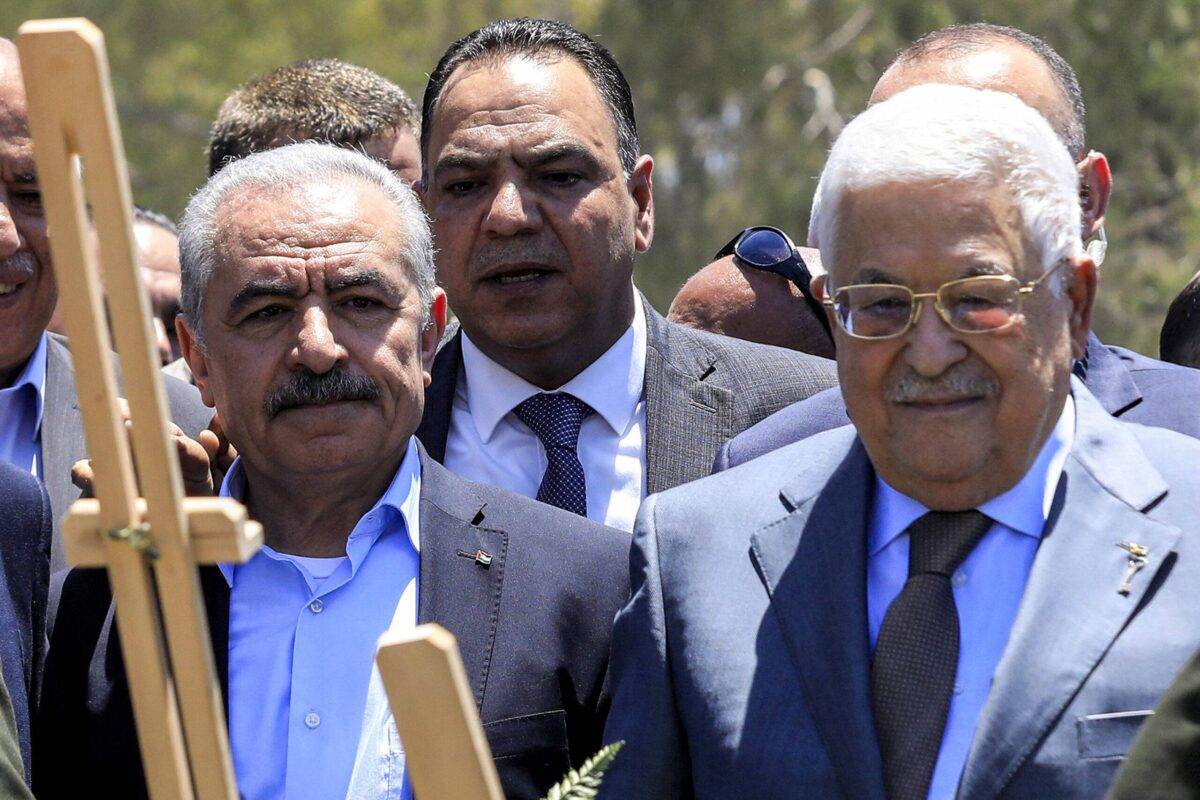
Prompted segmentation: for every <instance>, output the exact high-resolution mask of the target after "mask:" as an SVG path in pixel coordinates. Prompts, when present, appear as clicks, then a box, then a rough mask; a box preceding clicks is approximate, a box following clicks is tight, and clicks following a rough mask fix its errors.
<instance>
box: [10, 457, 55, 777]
mask: <svg viewBox="0 0 1200 800" xmlns="http://www.w3.org/2000/svg"><path fill="white" fill-rule="evenodd" d="M53 521H54V517H53V515H52V514H51V513H50V501H49V500H48V499H47V498H46V492H45V491H44V490H43V489H42V485H41V483H40V482H39V481H38V480H37V478H34V477H33V476H32V475H30V474H29V473H28V472H26V471H25V470H22V469H18V468H17V467H14V466H13V465H12V464H9V463H8V462H7V461H0V620H2V621H3V624H2V625H0V669H2V670H3V673H4V683H5V684H6V685H7V686H8V693H9V695H10V696H11V697H12V704H13V714H14V716H15V717H16V722H17V735H18V737H19V738H20V741H21V757H22V758H23V759H24V761H25V780H26V781H28V780H29V772H30V745H29V718H30V716H31V712H32V705H33V701H34V699H35V698H36V697H37V689H38V681H39V680H40V676H41V671H42V659H43V658H44V656H45V653H46V627H45V625H46V593H47V589H48V586H49V580H50V532H51V530H52V528H53Z"/></svg>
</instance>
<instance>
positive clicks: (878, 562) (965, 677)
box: [867, 397, 1075, 800]
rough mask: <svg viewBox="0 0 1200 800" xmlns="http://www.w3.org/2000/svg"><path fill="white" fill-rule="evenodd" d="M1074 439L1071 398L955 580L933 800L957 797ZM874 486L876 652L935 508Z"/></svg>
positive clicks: (870, 610)
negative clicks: (955, 631)
mask: <svg viewBox="0 0 1200 800" xmlns="http://www.w3.org/2000/svg"><path fill="white" fill-rule="evenodd" d="M1074 436H1075V402H1074V400H1073V399H1072V398H1070V397H1068V398H1067V402H1066V405H1065V406H1064V408H1063V412H1062V416H1060V417H1059V420H1058V422H1057V424H1056V425H1055V427H1054V430H1053V431H1052V432H1051V434H1050V438H1049V439H1047V440H1046V443H1045V444H1044V445H1043V446H1042V450H1041V452H1040V453H1039V454H1038V457H1037V460H1036V461H1034V463H1033V466H1032V467H1030V468H1029V471H1028V472H1027V473H1026V474H1025V477H1024V478H1022V479H1021V481H1020V482H1019V483H1018V484H1017V485H1016V486H1014V487H1013V488H1012V489H1009V490H1008V491H1007V492H1005V493H1004V494H1002V495H1000V496H999V497H995V498H993V499H991V500H989V501H988V502H986V503H984V504H983V505H981V506H980V507H979V510H980V511H982V512H983V513H984V514H987V515H988V516H989V517H991V518H992V519H993V520H995V521H996V524H995V525H993V526H992V527H991V529H990V530H988V532H987V533H986V534H984V536H983V538H982V539H981V540H980V541H979V544H977V545H976V546H975V549H974V550H972V551H971V552H970V554H968V555H967V557H966V558H965V559H964V560H963V562H962V564H961V565H960V566H959V568H958V570H957V571H956V572H955V573H954V576H953V577H952V578H951V580H950V583H951V586H952V587H953V591H954V603H955V605H956V606H957V607H958V620H959V648H958V670H957V672H956V678H955V687H954V694H953V695H952V696H951V698H950V713H949V715H948V717H947V719H946V729H945V732H944V733H943V734H942V746H941V750H940V751H939V753H938V760H937V766H936V768H935V769H934V772H933V780H932V782H931V783H930V787H929V797H930V800H951V798H953V797H954V794H955V792H956V791H957V790H958V782H959V779H960V778H961V776H962V772H963V767H964V766H966V763H967V755H968V754H969V752H970V749H971V740H972V739H973V738H974V736H975V727H976V724H977V723H978V721H979V715H980V714H981V713H982V712H983V707H984V704H985V703H986V702H987V697H988V692H989V691H990V690H991V685H992V675H993V674H994V673H995V671H996V667H997V665H999V663H1000V657H1001V656H1002V655H1003V654H1004V648H1005V646H1006V645H1007V644H1008V634H1009V631H1010V630H1011V629H1012V624H1013V621H1014V620H1015V619H1016V616H1017V609H1018V607H1019V606H1020V604H1021V596H1022V595H1023V594H1024V593H1025V584H1026V582H1027V581H1028V579H1029V570H1030V568H1031V567H1032V566H1033V559H1034V556H1036V555H1037V549H1038V545H1039V544H1041V541H1042V530H1043V528H1044V527H1045V525H1046V519H1047V517H1048V516H1049V514H1050V507H1051V505H1052V503H1053V501H1054V492H1055V490H1056V489H1057V487H1058V481H1059V478H1060V477H1061V476H1062V471H1063V465H1064V464H1065V463H1066V460H1067V456H1068V455H1070V452H1071V443H1072V441H1073V440H1074ZM875 489H876V491H875V500H874V507H873V510H872V514H871V525H870V531H869V533H868V539H867V554H868V557H867V621H868V625H869V627H870V634H871V647H872V649H874V647H875V642H876V640H877V639H878V638H879V629H880V627H881V626H882V625H883V617H884V614H886V613H887V610H888V606H890V605H891V604H892V601H893V600H895V599H896V596H897V595H898V594H900V590H901V589H903V588H904V584H905V582H906V581H907V580H908V534H907V533H905V532H904V531H905V529H906V528H908V526H909V525H911V524H912V523H913V522H915V521H916V520H917V519H918V518H920V517H921V516H923V515H924V514H925V513H927V512H928V511H929V509H927V508H926V507H925V506H923V505H921V504H920V503H918V502H917V501H916V500H913V499H912V498H910V497H908V496H906V495H903V494H901V493H899V492H897V491H896V490H895V489H893V488H892V487H891V486H889V485H887V484H886V483H885V482H884V481H883V480H881V479H879V478H878V477H876V482H875Z"/></svg>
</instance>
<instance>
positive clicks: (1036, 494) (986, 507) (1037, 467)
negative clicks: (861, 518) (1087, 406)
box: [867, 395, 1075, 556]
mask: <svg viewBox="0 0 1200 800" xmlns="http://www.w3.org/2000/svg"><path fill="white" fill-rule="evenodd" d="M1074 440H1075V399H1074V398H1073V397H1071V396H1070V395H1067V401H1066V403H1064V404H1063V410H1062V414H1061V415H1060V416H1059V418H1058V422H1057V423H1055V425H1054V430H1052V431H1051V432H1050V436H1049V438H1047V439H1046V443H1045V444H1043V445H1042V449H1041V451H1040V452H1039V453H1038V456H1037V459H1036V460H1034V462H1033V465H1032V466H1031V467H1030V468H1029V470H1028V471H1027V472H1026V473H1025V476H1024V477H1023V478H1021V480H1020V481H1018V482H1017V485H1016V486H1014V487H1012V488H1011V489H1009V490H1008V491H1007V492H1005V493H1004V494H1001V495H998V496H996V497H993V498H992V499H991V500H988V501H987V502H986V503H984V504H983V505H981V506H979V510H980V511H982V512H983V513H984V514H987V515H988V516H989V517H991V518H992V519H994V520H995V521H996V522H999V523H1000V524H1001V525H1004V526H1005V527H1007V528H1011V529H1012V530H1014V531H1016V532H1017V533H1022V534H1024V535H1026V536H1031V537H1033V538H1034V539H1040V538H1042V532H1043V530H1044V529H1045V527H1046V519H1047V518H1048V517H1049V516H1050V507H1051V505H1052V504H1053V502H1054V493H1055V491H1057V489H1058V481H1059V479H1060V478H1061V477H1062V471H1063V466H1064V465H1065V464H1066V462H1067V456H1069V455H1070V453H1071V445H1072V443H1073V442H1074ZM874 508H875V511H874V513H875V517H874V521H875V524H873V525H871V526H870V528H869V529H870V534H869V535H870V541H868V542H867V552H868V554H869V555H871V556H873V555H875V554H876V553H878V552H879V551H880V550H882V549H884V548H885V547H887V546H888V545H889V544H891V543H892V541H893V540H894V539H896V538H897V537H898V536H900V535H901V534H903V533H904V531H905V530H906V529H907V528H908V526H909V525H911V524H912V523H914V522H916V521H917V520H918V519H919V518H921V517H922V516H924V515H925V514H926V513H928V511H929V509H928V508H926V507H925V506H923V505H922V504H921V503H919V502H917V501H916V500H914V499H912V498H911V497H909V496H908V495H905V494H901V493H900V492H898V491H896V490H895V489H893V488H892V487H891V486H889V485H888V484H887V482H886V481H884V480H883V478H880V477H879V476H878V475H876V476H875V506H874Z"/></svg>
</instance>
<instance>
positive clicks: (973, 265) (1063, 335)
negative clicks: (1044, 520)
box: [818, 184, 1094, 511]
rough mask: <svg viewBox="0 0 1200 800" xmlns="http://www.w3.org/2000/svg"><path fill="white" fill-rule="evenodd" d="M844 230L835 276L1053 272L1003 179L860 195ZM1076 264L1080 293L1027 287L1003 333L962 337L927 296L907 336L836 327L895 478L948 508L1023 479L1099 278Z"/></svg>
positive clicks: (933, 279) (1050, 421) (844, 212)
mask: <svg viewBox="0 0 1200 800" xmlns="http://www.w3.org/2000/svg"><path fill="white" fill-rule="evenodd" d="M838 230H839V231H840V232H842V233H840V234H839V237H838V242H837V246H836V257H837V263H836V264H835V265H832V271H831V274H830V276H829V278H828V279H829V280H830V281H832V282H833V284H834V286H848V285H851V284H857V283H897V284H902V285H905V286H908V287H909V288H910V289H912V290H913V291H914V292H918V293H920V292H934V291H936V290H937V288H938V287H939V286H940V285H941V284H943V283H945V282H947V281H952V280H956V279H959V278H964V277H970V276H972V275H976V274H989V273H1006V274H1011V275H1014V276H1016V277H1017V278H1018V279H1019V280H1021V281H1022V282H1025V281H1030V280H1034V279H1036V278H1037V277H1039V276H1040V275H1041V274H1042V272H1043V271H1044V270H1043V269H1042V265H1041V262H1040V259H1039V258H1038V256H1037V253H1036V250H1035V248H1034V247H1033V246H1032V245H1031V243H1029V242H1028V241H1027V240H1026V239H1025V236H1024V233H1023V229H1022V225H1021V221H1020V217H1019V214H1018V211H1017V208H1016V207H1015V205H1014V204H1013V202H1012V199H1011V197H1010V195H1009V192H1008V190H1007V188H1005V187H1004V186H992V187H986V188H980V187H975V186H966V185H962V184H919V185H913V184H908V185H903V184H889V185H884V186H880V187H875V188H872V189H869V190H863V191H859V192H851V193H848V194H846V195H844V197H843V199H842V203H841V205H840V206H839V220H838ZM826 266H827V267H829V266H830V265H829V264H826ZM1088 266H1089V267H1090V263H1089V265H1088ZM1078 267H1079V265H1068V266H1065V267H1063V268H1062V271H1063V272H1065V273H1070V272H1071V271H1072V270H1073V269H1076V268H1078ZM1077 272H1078V273H1079V276H1078V281H1077V284H1076V285H1073V288H1072V289H1071V291H1070V292H1069V294H1066V295H1064V296H1062V297H1056V296H1055V295H1054V294H1053V293H1052V292H1051V290H1050V287H1049V286H1046V285H1044V284H1043V285H1042V286H1040V287H1039V288H1037V289H1036V290H1035V291H1034V292H1033V294H1032V295H1029V296H1026V298H1025V301H1024V306H1023V315H1022V317H1021V318H1018V320H1017V322H1016V324H1014V325H1013V326H1012V327H1010V328H1008V329H1007V330H1004V331H1001V332H996V333H976V334H964V333H959V332H957V331H955V330H954V329H952V328H950V327H949V326H948V325H946V323H945V322H943V321H942V319H941V318H940V317H939V316H938V314H937V312H936V311H935V309H934V308H933V305H932V301H929V300H926V301H922V303H923V305H922V308H921V313H920V315H919V317H918V320H917V323H916V325H914V326H913V327H912V328H911V329H910V330H909V331H908V332H907V333H906V334H904V335H903V336H901V337H898V338H895V339H887V340H877V341H862V340H858V339H854V338H852V337H850V336H849V335H847V334H846V333H845V332H844V331H842V330H841V329H835V336H836V337H837V362H838V374H839V377H840V380H841V387H842V394H843V396H844V397H845V401H846V407H847V410H848V412H849V414H850V417H851V419H852V420H853V421H854V425H855V427H856V428H857V429H858V432H859V435H860V436H861V438H862V441H863V444H864V445H865V446H866V449H867V452H868V453H869V454H870V457H871V461H872V463H873V464H874V466H875V468H876V470H877V472H878V474H879V475H880V476H881V477H882V478H883V479H884V480H886V481H887V482H888V483H889V484H890V485H891V486H893V487H894V488H896V489H898V490H900V491H902V492H904V493H906V494H908V495H910V496H912V497H914V498H916V499H918V500H920V501H921V502H923V503H925V504H926V505H928V506H930V507H931V508H935V509H938V510H947V511H949V510H959V509H967V508H974V507H976V506H978V505H979V504H980V503H982V502H984V501H986V500H988V499H990V498H991V497H995V496H996V495H999V494H1001V493H1003V492H1004V491H1006V490H1007V489H1009V488H1011V487H1012V486H1014V485H1015V484H1016V483H1017V481H1019V480H1020V478H1021V477H1022V476H1023V475H1024V474H1025V472H1026V471H1027V470H1028V469H1029V466H1030V465H1031V464H1032V463H1033V460H1034V458H1036V456H1037V454H1038V452H1039V451H1040V449H1041V447H1042V444H1043V443H1044V442H1045V440H1046V438H1047V437H1048V436H1049V434H1050V431H1051V430H1052V428H1053V427H1054V424H1055V423H1056V422H1057V419H1058V416H1059V414H1060V413H1061V410H1062V407H1063V403H1064V402H1065V398H1066V396H1067V394H1068V392H1069V386H1070V383H1069V381H1070V373H1071V365H1072V363H1073V359H1074V358H1075V357H1076V356H1078V355H1081V354H1082V349H1083V343H1084V339H1085V337H1086V334H1087V322H1088V317H1089V313H1090V307H1091V292H1090V290H1091V289H1094V276H1092V273H1090V272H1088V271H1087V270H1086V269H1082V268H1079V269H1077ZM819 281H821V279H820V278H818V282H819Z"/></svg>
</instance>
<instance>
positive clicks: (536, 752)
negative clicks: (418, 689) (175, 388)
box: [34, 142, 629, 800]
mask: <svg viewBox="0 0 1200 800" xmlns="http://www.w3.org/2000/svg"><path fill="white" fill-rule="evenodd" d="M180 250H181V254H182V259H181V261H182V266H183V297H182V316H181V318H180V322H179V325H178V326H177V328H178V331H179V335H180V343H181V345H182V347H183V351H184V355H185V357H186V358H187V360H188V364H189V366H190V367H191V368H192V373H193V374H194V375H195V379H196V386H197V387H198V388H199V390H200V392H201V395H202V396H203V398H204V401H205V402H206V403H208V404H209V405H212V406H214V407H215V408H216V409H217V410H218V412H219V413H220V416H221V419H222V420H223V422H224V427H225V431H226V433H227V434H228V437H229V441H230V443H231V445H232V446H233V447H235V448H236V449H237V451H238V453H239V457H238V459H237V460H236V461H234V462H233V465H232V466H231V467H230V469H229V471H228V473H227V475H226V477H225V481H224V484H223V486H222V487H221V493H222V494H224V495H227V496H232V497H236V498H238V499H240V500H241V501H242V502H244V503H245V504H246V505H247V506H248V508H249V510H250V513H251V516H252V517H253V518H254V519H256V520H258V521H259V522H261V523H262V525H263V531H264V537H265V546H264V547H263V549H262V550H261V551H260V552H259V553H257V554H256V555H255V556H254V558H253V559H251V560H250V561H249V562H247V563H246V564H242V565H238V566H232V565H222V566H221V567H220V569H219V570H217V569H215V568H205V569H203V570H202V571H201V583H202V586H203V589H204V594H205V599H206V602H207V606H208V614H209V627H210V631H211V633H212V636H213V650H214V654H215V656H216V662H217V667H218V673H219V674H220V677H221V680H222V683H223V688H224V689H225V693H226V697H227V699H228V709H229V714H228V721H229V738H230V745H231V747H232V752H233V763H234V767H235V770H236V774H237V782H238V789H239V793H240V796H241V797H244V798H246V800H273V799H274V798H280V797H313V798H352V799H353V800H357V799H358V798H363V800H366V799H367V798H370V800H384V799H386V798H396V799H397V800H399V798H401V797H411V792H410V790H407V789H406V782H405V779H404V750H403V747H402V746H401V743H400V742H399V741H398V737H397V734H396V729H395V723H394V721H392V719H391V716H390V713H389V712H388V706H387V701H386V697H385V696H384V692H383V687H382V683H381V682H380V679H379V676H378V674H377V673H374V672H373V669H372V665H373V661H374V655H375V646H376V642H377V640H378V639H379V637H380V635H381V634H383V633H384V632H385V631H386V630H389V629H392V630H401V631H403V630H409V629H411V628H412V627H413V626H414V625H416V624H417V623H418V622H437V623H439V624H441V625H443V626H444V627H446V628H448V629H449V630H450V631H451V632H452V633H453V634H454V635H455V636H456V637H457V639H458V645H459V648H460V650H461V652H462V655H463V662H464V666H465V668H466V672H467V677H468V680H469V681H470V684H471V687H472V689H473V692H474V697H475V699H476V701H477V702H478V704H479V711H480V716H481V718H482V720H483V723H484V733H485V734H486V735H487V736H488V739H489V741H490V743H491V747H492V752H493V754H494V755H495V757H496V759H497V768H498V772H499V774H500V780H501V783H502V784H503V787H504V790H505V793H506V796H507V797H510V798H531V799H532V798H535V797H540V796H541V795H542V794H543V793H544V792H545V791H546V790H547V789H548V788H549V787H550V785H551V784H552V783H554V782H555V781H556V780H558V779H559V778H560V777H561V776H562V775H563V773H565V772H566V771H567V770H568V769H569V768H570V767H572V766H579V765H580V764H581V763H582V762H583V760H584V759H586V758H588V757H590V756H591V755H592V754H593V753H594V752H595V751H596V750H597V749H599V747H600V736H601V732H602V730H603V726H604V718H605V713H606V711H607V707H608V690H607V683H606V680H605V677H606V674H607V665H608V650H609V641H610V636H611V627H612V619H613V616H614V615H615V614H616V611H617V609H618V608H620V606H621V604H622V603H623V602H624V601H625V599H626V598H627V597H628V587H629V577H628V576H629V572H628V552H629V537H628V535H626V534H625V533H623V532H619V531H615V530H612V529H610V528H605V527H603V526H602V525H600V524H598V523H595V522H592V521H590V520H587V519H584V518H582V517H580V516H577V515H575V514H570V513H567V512H566V511H563V510H561V509H557V508H553V507H552V506H549V505H546V504H543V503H538V502H536V501H534V500H531V499H529V498H526V497H520V496H518V495H515V494H511V493H509V492H505V491H503V490H501V489H496V488H494V487H490V486H483V485H478V484H474V483H470V482H468V481H466V480H464V479H462V478H459V477H458V476H456V475H454V474H452V473H450V472H448V471H447V470H446V469H444V468H443V467H442V466H440V465H439V464H438V463H437V462H436V461H434V460H433V459H431V458H429V457H428V455H427V454H426V452H425V450H424V449H423V448H422V447H421V446H420V445H419V444H418V442H417V440H416V438H415V437H414V436H413V432H414V431H415V430H416V428H417V423H418V422H419V421H420V419H421V411H422V405H423V399H424V390H425V387H426V386H427V385H428V384H429V380H430V376H429V366H430V364H431V363H432V361H433V357H434V353H435V351H436V348H437V345H438V342H439V341H440V339H441V337H442V332H443V330H444V328H445V324H446V300H445V295H444V294H443V293H442V291H441V289H439V288H437V286H436V285H435V282H434V269H433V246H432V240H431V237H430V232H429V226H428V223H427V222H426V220H425V216H424V213H423V212H422V210H421V208H420V205H419V202H418V200H417V198H416V195H414V194H413V192H412V190H411V189H409V188H408V187H407V186H406V185H404V184H403V183H402V182H401V180H400V179H399V178H398V177H397V176H396V175H395V174H394V173H393V172H391V171H390V170H389V169H387V167H385V166H384V165H382V164H380V163H378V162H376V161H375V160H373V159H371V158H368V157H367V156H365V155H363V154H361V153H357V152H354V151H352V150H348V149H344V148H340V147H335V146H333V145H328V144H317V143H313V142H309V143H304V144H296V145H290V146H286V147H283V148H279V149H274V150H268V151H264V152H261V153H257V154H253V155H249V156H246V157H245V158H242V159H238V160H236V161H234V162H232V163H230V164H229V165H228V166H226V167H225V168H224V169H222V170H221V171H220V172H218V173H217V174H216V175H215V176H214V177H213V178H212V179H211V180H210V181H209V183H208V184H206V185H205V187H204V188H203V189H201V190H200V191H199V192H198V193H197V195H196V196H195V197H194V198H193V199H192V201H191V203H190V204H189V205H188V210H187V212H186V213H185V215H184V218H183V220H182V222H181V224H180ZM188 452H189V453H191V454H193V455H194V456H195V457H196V458H199V459H203V453H204V451H203V449H198V448H192V449H190V450H189V451H188ZM205 466H206V463H204V464H201V467H202V468H201V470H200V472H201V473H203V472H204V471H205V470H204V469H203V467H205ZM189 471H190V470H189ZM108 607H109V592H108V585H107V580H106V578H105V574H104V572H103V571H102V570H101V571H97V570H75V571H72V572H71V573H70V574H69V575H68V577H67V578H66V581H65V583H64V585H63V588H62V592H61V600H60V601H59V603H58V614H57V620H56V624H55V629H54V633H53V636H52V638H51V642H50V655H49V657H48V660H47V663H46V676H45V681H44V688H43V691H42V701H41V707H40V721H41V724H40V725H39V726H37V729H38V730H40V731H41V732H42V735H43V736H45V737H46V741H45V743H44V744H43V743H42V742H41V740H39V749H38V753H39V758H38V760H37V761H35V765H34V782H35V788H36V790H37V792H38V796H39V797H46V798H54V797H78V796H80V795H83V794H86V793H87V788H88V786H101V787H103V789H104V792H105V794H106V796H113V797H122V798H139V797H145V787H144V786H143V784H142V771H141V764H140V763H139V761H138V758H137V752H138V751H137V747H136V740H135V738H134V736H133V719H132V713H131V708H130V705H129V696H128V690H127V687H126V685H125V681H124V674H123V670H122V669H121V665H120V663H119V657H118V656H117V650H116V647H115V638H114V636H113V634H112V630H111V629H110V628H109V627H107V625H106V616H105V612H106V610H107V609H108ZM107 619H109V620H111V617H108V618H107ZM96 664H107V665H109V668H107V669H103V670H96V669H94V668H92V666H93V665H96ZM43 754H44V755H43ZM81 782H82V785H81Z"/></svg>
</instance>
